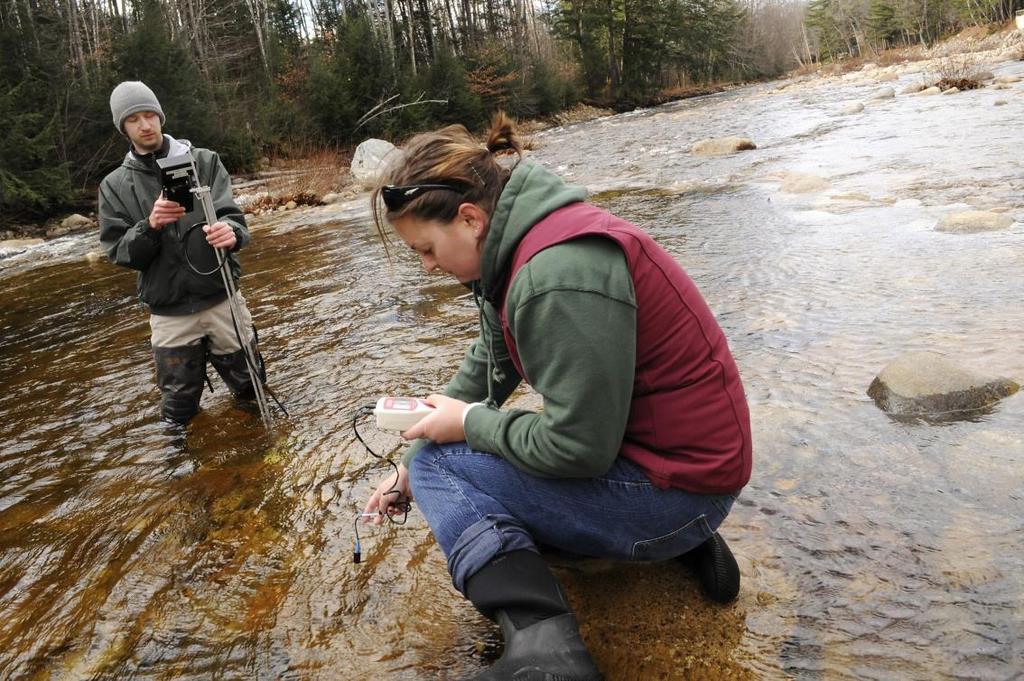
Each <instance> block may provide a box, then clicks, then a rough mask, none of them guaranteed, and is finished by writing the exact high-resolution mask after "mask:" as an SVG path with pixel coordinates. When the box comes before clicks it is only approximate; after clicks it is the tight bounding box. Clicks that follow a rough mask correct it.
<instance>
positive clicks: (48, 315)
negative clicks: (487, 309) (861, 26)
mask: <svg viewBox="0 0 1024 681" xmlns="http://www.w3.org/2000/svg"><path fill="white" fill-rule="evenodd" d="M1008 68H1009V69H1010V70H1009V71H1007V72H1012V70H1013V69H1014V68H1015V69H1016V70H1017V71H1020V70H1022V68H1021V67H1020V66H1019V65H1010V67H1008ZM867 89H870V88H867ZM865 91H866V89H865V88H858V87H857V86H853V85H844V86H831V87H830V89H828V90H815V89H813V88H808V89H806V90H804V91H795V92H787V93H783V94H772V93H770V92H769V91H768V90H767V88H751V89H745V90H742V91H737V92H732V93H728V94H725V95H718V96H714V97H710V98H705V99H702V100H690V101H687V102H683V103H679V104H676V105H671V106H667V107H662V108H660V109H657V110H654V111H652V112H637V113H633V114H627V115H623V116H617V117H613V118H608V119H603V120H600V121H595V122H591V123H587V124H582V125H578V126H574V127H572V128H568V129H557V130H553V131H549V132H546V133H543V134H541V135H538V138H537V142H538V150H537V152H536V154H535V156H536V157H537V158H538V159H539V160H541V161H542V162H544V163H546V164H548V165H549V166H551V167H553V168H558V169H560V170H561V172H564V173H566V174H567V175H569V177H570V179H571V180H573V181H576V182H579V183H583V184H586V185H588V186H590V187H591V188H593V189H595V190H600V191H603V192H605V193H603V194H601V195H600V196H599V198H598V201H599V202H600V203H602V204H603V205H605V206H607V207H608V208H610V209H612V210H614V211H616V212H618V213H620V214H622V215H623V216H625V217H627V218H630V219H632V220H635V221H637V222H639V223H640V224H642V225H644V226H645V227H646V228H647V229H648V230H649V231H650V232H651V233H652V234H653V235H654V236H655V238H657V239H658V240H659V242H661V243H662V244H664V245H665V246H666V247H667V248H668V249H669V250H670V251H671V252H672V253H673V254H674V255H675V256H676V257H677V258H678V259H679V261H680V262H681V263H682V264H683V265H684V266H685V267H686V268H687V270H688V271H689V272H690V273H691V275H692V276H693V277H694V279H695V280H696V281H697V283H698V284H699V285H700V287H701V288H702V290H703V291H704V292H705V294H706V296H707V298H708V299H709V301H710V303H711V306H712V308H713V309H714V310H715V311H716V313H717V315H718V318H719V320H720V322H721V324H722V325H723V327H724V328H725V330H726V333H727V335H728V337H729V338H730V342H731V345H732V347H733V350H734V353H735V354H736V357H737V361H738V363H739V365H740V369H741V371H742V374H743V377H744V382H745V385H746V389H747V392H748V395H749V398H750V401H751V409H752V418H753V425H754V433H755V445H756V463H755V470H754V477H753V480H752V482H751V484H750V486H749V487H748V488H747V490H746V492H745V493H744V495H743V496H742V497H741V498H740V500H739V503H738V504H737V506H736V509H735V510H734V512H733V514H732V516H731V517H730V518H729V519H728V520H727V522H726V524H725V526H724V527H723V533H724V534H725V536H726V537H727V538H728V539H729V541H730V543H731V544H732V546H733V549H734V551H735V552H736V553H737V555H738V558H739V560H740V562H741V568H742V570H743V574H744V579H745V581H744V586H743V592H742V594H741V598H740V601H739V602H738V603H737V604H736V605H733V606H728V607H724V608H722V607H717V606H715V607H712V606H709V605H707V604H705V603H703V602H702V601H701V599H700V598H699V597H698V596H697V595H696V591H695V589H694V583H693V581H692V579H690V578H689V577H687V576H686V575H683V574H681V573H679V572H678V571H677V570H674V569H673V568H672V567H671V566H657V567H642V566H607V565H602V566H597V567H594V566H587V565H571V564H570V565H561V566H559V567H558V571H559V574H560V575H562V576H563V577H564V579H565V582H566V585H567V588H568V591H569V593H570V596H571V597H572V599H573V601H574V603H576V604H577V606H578V607H579V610H580V613H581V619H582V620H583V631H584V635H585V637H586V638H587V640H588V642H590V644H591V645H592V647H593V648H594V650H595V654H596V656H597V658H598V660H599V661H600V663H601V664H602V666H603V667H604V669H605V670H606V672H607V673H608V677H609V678H610V679H647V678H784V677H787V676H793V677H799V678H856V679H860V678H886V679H889V678H929V679H934V678H948V679H953V678H985V679H990V678H991V679H1000V678H1012V677H1013V675H1014V674H1016V673H1019V670H1020V669H1022V668H1024V648H1022V646H1021V644H1020V640H1021V638H1020V633H1021V631H1022V630H1024V628H1022V616H1021V615H1020V608H1019V606H1020V603H1021V602H1022V598H1024V584H1022V579H1021V575H1022V574H1024V554H1022V552H1021V551H1020V548H1019V547H1020V545H1021V540H1022V534H1024V501H1022V496H1021V492H1020V490H1021V489H1022V483H1024V467H1022V465H1021V464H1022V461H1024V441H1022V433H1024V398H1022V397H1021V396H1020V395H1017V396H1014V397H1011V398H1009V399H1007V400H1004V401H1003V402H1001V403H999V404H998V405H997V406H996V407H995V408H994V409H992V410H991V412H990V413H985V414H979V415H977V417H976V418H973V419H970V420H963V421H956V422H950V423H945V424H941V425H929V424H924V423H903V422H899V421H895V420H893V419H890V418H888V417H887V416H886V415H885V414H883V413H882V412H880V411H879V410H878V409H877V408H876V407H875V406H874V404H873V403H872V402H871V400H870V398H868V397H867V395H866V392H865V391H866V389H867V386H868V385H869V384H870V382H871V380H872V378H873V377H874V375H875V374H876V373H877V372H878V371H879V370H880V369H881V368H882V367H883V366H884V365H885V364H886V363H887V362H888V361H890V360H891V359H893V358H894V357H895V356H897V355H899V354H901V353H902V352H905V351H908V350H925V349H927V350H936V351H938V352H940V353H943V354H945V355H947V356H948V357H949V358H951V359H954V360H956V361H962V362H964V363H967V364H968V365H974V366H978V367H983V368H985V369H987V370H988V372H989V373H995V374H1001V375H1007V376H1010V377H1012V378H1016V379H1017V380H1020V378H1021V376H1022V375H1024V367H1022V365H1021V359H1020V358H1021V353H1020V350H1019V338H1018V336H1019V329H1021V328H1022V327H1024V307H1022V306H1021V305H1020V304H1019V298H1020V288H1021V287H1020V284H1021V272H1022V271H1024V269H1022V265H1024V262H1022V258H1024V256H1022V253H1024V249H1022V248H1021V236H1022V230H1021V227H1020V225H1019V224H1018V225H1016V226H1015V227H1014V228H1012V229H1010V230H1008V231H1004V232H994V233H989V234H979V235H951V234H942V233H938V232H935V231H933V230H932V225H933V223H934V221H935V220H936V219H937V218H938V217H939V216H941V215H942V214H943V213H944V212H946V211H948V210H953V209H957V208H963V207H965V206H966V205H967V204H968V203H969V204H971V205H982V204H989V205H991V206H996V205H1001V206H1003V207H1005V208H1006V209H1007V210H1009V211H1010V212H1011V214H1013V215H1016V216H1018V217H1021V216H1024V204H1022V202H1021V199H1020V196H1021V189H1022V188H1024V187H1022V186H1021V179H1020V178H1021V177H1024V175H1022V173H1021V172H1019V171H1020V170H1021V165H1020V161H1019V160H1016V161H1014V160H1011V159H1009V158H1008V157H1007V155H1006V154H1005V149H1006V148H1008V146H1010V145H1016V144H1017V141H1016V138H1015V135H1016V132H1015V131H1014V130H1013V129H1012V128H1009V127H1007V126H1005V125H1003V124H1001V121H1002V120H1003V119H1004V117H1005V116H1006V115H1007V113H1006V110H1007V108H1010V107H999V108H996V107H993V106H992V105H991V102H988V99H989V98H991V97H993V96H995V95H996V93H992V92H986V91H984V90H983V91H978V92H972V93H965V94H963V95H958V96H957V97H956V98H953V97H942V98H931V99H927V98H920V99H917V98H915V99H907V98H897V99H896V100H892V101H889V102H885V103H882V104H879V105H874V106H871V107H869V108H868V109H867V110H866V111H865V112H864V113H863V114H862V115H860V116H857V117H843V118H839V117H837V116H836V115H835V113H834V109H835V108H837V107H838V106H839V105H841V103H842V102H844V101H846V100H853V99H856V98H858V97H862V96H863V93H864V92H865ZM1000 94H1001V96H1004V97H1005V96H1006V94H1005V92H1004V93H1000ZM1014 102H1015V104H1013V105H1012V106H1016V107H1017V109H1016V111H1017V112H1019V111H1020V106H1021V103H1022V102H1024V98H1022V97H1020V96H1019V94H1018V96H1017V99H1015V100H1014ZM1000 110H1002V111H1000ZM964 115H970V117H971V118H970V120H971V121H972V125H969V126H968V125H956V124H954V123H951V121H954V120H958V119H959V118H958V117H962V116H964ZM729 134H744V135H747V136H750V137H752V138H753V139H754V140H755V141H756V142H757V143H758V147H759V149H758V150H756V151H752V152H744V153H742V154H738V155H735V156H728V157H717V158H703V157H702V158H697V157H693V156H691V155H689V154H688V153H687V151H686V150H687V149H688V147H689V145H690V144H691V143H692V142H693V141H695V140H696V139H699V138H701V137H707V136H720V135H729ZM638 140H639V141H638ZM954 143H955V144H954ZM965 149H966V150H969V153H964V150H965ZM787 172H799V173H810V174H814V175H817V176H819V177H822V178H824V179H826V180H828V181H829V183H830V187H829V188H828V189H826V190H824V191H823V192H818V193H814V194H805V195H793V194H785V193H783V192H781V191H780V190H779V186H780V179H779V178H780V177H782V176H783V175H782V174H783V173H787ZM254 231H255V237H256V238H255V242H254V244H253V246H252V248H250V249H248V250H247V251H245V252H244V253H243V265H244V267H245V270H246V275H245V277H244V280H243V285H242V290H243V292H244V293H245V295H246V297H247V299H248V300H249V301H250V306H251V308H252V310H253V313H254V316H255V318H256V322H257V324H258V325H259V327H260V332H261V339H262V342H263V347H264V350H265V352H266V354H267V356H268V359H269V365H270V376H271V385H272V387H273V388H274V390H275V392H276V393H277V394H278V395H279V396H281V397H282V398H283V399H284V400H285V401H286V404H287V406H288V409H289V411H290V412H291V418H290V419H287V420H285V419H280V420H278V421H277V423H276V426H275V428H274V431H273V433H271V434H266V433H263V431H262V429H261V427H260V422H259V416H258V414H257V413H255V411H254V410H252V409H249V408H246V407H244V406H243V407H240V406H238V405H235V404H234V403H233V401H232V399H231V398H230V396H229V395H228V394H227V391H226V390H225V389H223V388H222V387H221V386H220V385H219V384H217V390H216V392H214V393H213V394H209V393H207V394H205V395H204V397H203V405H204V411H203V412H202V413H201V414H200V416H199V417H198V418H197V419H196V421H195V422H194V423H193V424H192V426H191V427H190V428H189V429H188V430H187V432H183V431H180V430H175V429H169V428H167V427H165V426H163V425H161V424H159V423H158V422H157V420H156V401H157V395H156V391H155V388H154V386H153V380H152V365H151V359H150V355H149V349H148V341H147V338H148V327H147V324H146V317H145V315H144V314H143V313H142V311H141V310H140V309H139V307H138V304H137V303H136V301H135V299H134V297H133V295H132V291H133V275H132V274H131V273H130V272H128V271H122V270H118V269H115V268H114V267H112V266H110V265H107V264H106V263H103V262H95V261H91V260H89V259H86V258H84V257H82V256H83V255H84V254H85V253H87V252H88V251H90V250H91V249H93V248H94V245H93V243H92V242H91V241H89V240H86V239H84V238H82V237H77V238H72V239H68V240H62V241H60V242H56V243H54V244H52V245H49V246H46V247H44V250H43V251H39V252H36V253H35V254H34V255H33V256H32V257H31V258H29V257H28V256H27V255H25V256H16V257H15V258H11V259H8V260H5V261H3V262H2V263H0V300H3V308H2V311H0V385H2V386H3V390H2V391H0V442H2V443H3V448H2V452H0V549H2V553H0V613H2V617H0V644H2V645H0V650H2V652H0V676H3V677H36V676H53V677H56V678H74V679H79V678H121V677H125V676H137V677H143V678H186V679H188V678H196V679H200V678H202V679H206V678H210V677H211V676H223V677H227V678H267V679H270V678H274V679H276V678H330V679H336V678H344V679H370V678H373V679H377V678H387V679H392V678H393V679H433V678H460V677H462V676H464V675H466V674H470V673H472V672H473V671H474V670H476V669H479V668H480V667H481V666H483V665H485V664H486V663H487V660H489V659H492V658H493V655H494V654H495V653H494V651H495V642H496V640H497V639H496V635H495V633H494V630H493V628H492V627H490V626H489V625H488V623H486V622H485V621H484V620H482V619H481V618H480V617H479V616H478V615H476V614H475V613H474V612H473V611H472V608H471V607H470V606H469V605H467V604H466V603H464V602H463V601H462V599H461V598H460V597H458V596H457V594H455V592H454V591H453V589H452V587H451V586H450V582H449V579H448V577H447V573H446V571H445V567H444V560H443V558H442V556H441V554H440V552H439V551H438V549H437V548H436V546H435V545H434V543H433V540H432V538H431V536H430V533H429V530H428V528H427V527H426V525H425V523H424V521H423V519H422V517H421V516H419V514H418V513H417V512H416V511H415V510H414V511H413V513H412V514H410V518H409V523H408V524H407V525H406V526H404V527H401V528H395V527H386V528H381V529H378V530H367V534H369V536H368V537H364V540H363V554H364V562H363V563H362V564H360V565H358V566H356V565H353V564H352V562H351V561H352V549H353V540H354V537H353V534H352V521H353V519H354V517H355V514H356V513H357V512H358V511H359V510H361V506H362V503H363V501H364V499H365V496H366V495H367V493H368V491H369V489H370V488H371V485H372V484H373V482H375V481H376V479H377V478H378V477H379V476H380V475H381V474H382V473H383V472H384V469H383V468H382V466H381V465H380V464H379V462H377V461H375V460H374V459H373V458H372V457H370V456H369V455H368V454H366V452H365V451H364V450H363V448H362V447H361V446H359V445H358V443H357V441H356V439H355V437H354V434H353V431H352V417H353V413H354V411H355V410H356V408H357V407H358V406H359V405H361V404H364V403H366V402H369V401H372V400H374V399H375V398H376V397H377V396H379V395H381V394H384V393H405V394H426V393H428V392H431V391H434V390H436V389H438V388H440V387H441V386H443V385H444V383H445V382H446V380H447V378H448V376H449V375H450V373H451V371H452V370H453V368H454V367H455V366H456V365H457V363H458V361H459V359H460V358H461V355H462V352H463V349H464V346H465V344H466V343H467V342H468V341H469V339H471V338H472V337H473V335H474V331H475V324H476V314H475V310H474V308H473V303H472V299H471V298H470V297H467V296H466V295H465V289H463V288H462V287H460V286H459V285H457V284H454V283H449V282H448V281H447V280H444V279H441V278H436V277H427V276H425V275H423V274H422V273H421V272H420V271H419V269H418V267H417V264H416V263H415V262H414V261H413V260H412V259H411V258H410V256H409V255H408V254H407V253H405V252H404V251H405V249H393V251H394V252H396V253H398V255H397V260H396V262H395V263H394V264H393V265H390V266H389V265H388V263H387V261H386V260H385V258H384V257H383V253H382V250H381V248H380V245H379V244H378V242H377V241H376V240H375V237H374V236H373V233H372V229H371V227H370V223H369V218H368V214H367V212H366V211H365V209H364V208H363V207H359V206H356V207H353V208H350V209H346V210H341V211H339V209H337V208H336V207H325V208H321V209H315V210H310V211H304V212H297V213H287V214H283V215H274V216H272V217H269V218H267V219H265V220H263V221H257V222H256V224H255V227H254ZM215 381H216V379H215ZM520 399H521V400H523V401H524V402H525V403H527V404H530V403H531V400H533V398H532V397H531V396H530V395H524V396H522V397H521V398H520ZM360 432H361V433H363V434H364V435H366V436H367V437H368V438H369V440H370V443H371V445H372V446H373V447H374V448H375V449H376V450H377V451H385V452H394V451H397V447H398V446H399V442H398V441H397V440H396V439H395V438H393V437H392V436H390V435H387V434H382V433H376V432H375V431H374V430H373V428H372V426H371V425H370V424H369V423H366V424H364V425H363V427H362V428H361V429H360ZM48 670H53V671H48Z"/></svg>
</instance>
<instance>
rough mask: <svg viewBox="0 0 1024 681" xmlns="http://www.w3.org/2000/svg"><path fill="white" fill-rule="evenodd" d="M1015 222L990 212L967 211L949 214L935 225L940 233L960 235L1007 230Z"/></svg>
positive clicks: (1007, 217)
mask: <svg viewBox="0 0 1024 681" xmlns="http://www.w3.org/2000/svg"><path fill="white" fill-rule="evenodd" d="M1013 223H1014V220H1013V218H1012V217H1011V216H1009V215H1004V214H1002V213H996V212H994V211H988V210H965V211H960V212H957V213H948V214H946V215H944V216H942V218H941V219H940V220H939V222H938V224H936V225H935V230H936V231H938V232H957V233H960V234H972V233H974V232H991V231H994V230H997V229H1007V228H1008V227H1010V226H1011V225H1013Z"/></svg>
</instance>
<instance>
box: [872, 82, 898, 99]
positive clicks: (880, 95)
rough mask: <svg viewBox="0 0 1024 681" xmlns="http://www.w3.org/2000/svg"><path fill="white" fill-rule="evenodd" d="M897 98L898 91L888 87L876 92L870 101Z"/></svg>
mask: <svg viewBox="0 0 1024 681" xmlns="http://www.w3.org/2000/svg"><path fill="white" fill-rule="evenodd" d="M895 96H896V90H895V89H893V88H891V87H889V86H888V85H887V86H885V87H882V88H878V89H877V90H875V91H874V92H873V93H871V96H870V97H868V99H892V98H893V97H895Z"/></svg>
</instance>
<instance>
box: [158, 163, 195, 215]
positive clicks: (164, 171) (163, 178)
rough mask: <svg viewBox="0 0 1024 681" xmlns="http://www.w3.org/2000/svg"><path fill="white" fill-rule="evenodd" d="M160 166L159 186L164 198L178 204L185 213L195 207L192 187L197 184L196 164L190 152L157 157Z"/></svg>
mask: <svg viewBox="0 0 1024 681" xmlns="http://www.w3.org/2000/svg"><path fill="white" fill-rule="evenodd" d="M156 164H157V165H158V166H159V167H160V186H161V187H163V191H164V198H165V199H167V200H169V201H174V202H175V203H178V204H180V205H181V206H182V207H183V208H184V209H185V212H186V213H191V212H192V209H193V208H194V207H195V204H194V203H193V199H194V198H195V197H194V195H193V194H192V188H193V187H198V186H199V178H198V177H197V172H196V164H195V161H193V159H192V155H191V154H186V155H182V156H172V157H169V158H158V159H157V160H156Z"/></svg>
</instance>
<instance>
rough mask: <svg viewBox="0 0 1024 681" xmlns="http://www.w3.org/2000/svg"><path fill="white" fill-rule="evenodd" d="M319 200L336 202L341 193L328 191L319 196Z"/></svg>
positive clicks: (326, 202) (330, 202)
mask: <svg viewBox="0 0 1024 681" xmlns="http://www.w3.org/2000/svg"><path fill="white" fill-rule="evenodd" d="M320 201H321V202H323V203H325V204H332V203H338V202H339V201H341V194H335V193H334V192H328V193H326V194H324V195H323V196H321V197H320Z"/></svg>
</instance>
